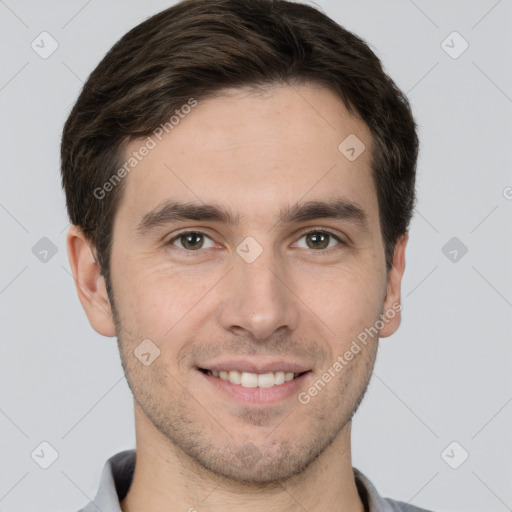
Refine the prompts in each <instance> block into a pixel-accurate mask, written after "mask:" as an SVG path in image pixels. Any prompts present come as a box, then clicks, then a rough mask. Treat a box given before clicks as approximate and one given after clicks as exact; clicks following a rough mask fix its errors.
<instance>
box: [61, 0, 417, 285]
mask: <svg viewBox="0 0 512 512" xmlns="http://www.w3.org/2000/svg"><path fill="white" fill-rule="evenodd" d="M278 83H279V84H282V83H284V84H289V85H293V84H297V83H312V84H318V85H322V86H325V87H327V88H329V89H330V90H331V91H333V92H334V93H335V94H336V95H338V97H339V98H340V99H341V100H342V101H343V103H344V104H345V106H346V107H347V109H348V110H349V112H351V113H352V114H353V115H355V116H357V117H359V118H360V119H362V120H363V121H364V123H365V124H366V125H367V126H368V127H369V129H370V131H371V133H372V135H373V151H372V155H371V156H372V174H373V180H374V184H375V188H376V191H377V198H378V204H379V216H380V226H381V231H382V238H383V244H384V248H385V255H386V269H387V270H388V271H389V270H390V268H391V267H392V261H393V251H394V247H395V245H396V242H397V241H398V239H399V237H400V236H401V235H402V234H403V233H405V232H406V231H407V228H408V225H409V222H410V220H411V217H412V212H413V208H414V203H415V189H414V188H415V175H416V160H417V154H418V138H417V134H416V125H415V122H414V119H413V116H412V113H411V109H410V106H409V103H408V101H407V99H406V97H405V96H404V94H403V93H402V92H401V91H400V90H399V89H398V88H397V86H396V85H395V84H394V82H393V81H392V80H391V79H390V78H389V77H388V76H387V74H386V73H385V72H384V71H383V68H382V65H381V62H380V60H379V59H378V58H377V56H376V55H375V54H374V53H373V52H372V51H371V50H370V48H369V47H368V45H367V44H366V43H365V42H364V41H363V40H362V39H361V38H359V37H357V36H356V35H354V34H352V33H351V32H349V31H347V30H346V29H344V28H343V27H341V26H340V25H339V24H337V23H336V22H335V21H333V20H332V19H331V18H329V17H328V16H326V15H325V14H323V13H322V12H320V11H319V10H317V9H315V8H314V7H312V6H309V5H305V4H300V3H294V2H289V1H286V0H251V1H250V2H247V1H246V0H208V1H205V0H185V1H182V2H180V3H178V4H176V5H174V6H172V7H170V8H168V9H166V10H164V11H162V12H160V13H158V14H156V15H154V16H152V17H151V18H149V19H147V20H146V21H144V22H143V23H141V24H140V25H138V26H136V27H135V28H133V29H131V30H130V31H129V32H128V33H127V34H125V35H124V36H123V37H122V38H121V39H120V40H119V41H118V42H117V43H116V44H115V45H114V46H113V47H112V48H111V50H110V51H109V52H108V53H107V54H106V55H105V57H104V58H103V59H102V61H101V62H100V63H99V65H98V66H97V67H96V69H95V70H94V71H93V72H92V73H91V75H90V76H89V78H88V80H87V82H86V83H85V85H84V87H83V89H82V91H81V93H80V96H79V97H78V100H77V102H76V104H75V106H74V107H73V109H72V111H71V113H70V115H69V117H68V119H67V121H66V123H65V126H64V130H63V134H62V144H61V172H62V185H63V188H64V190H65V194H66V205H67V210H68V214H69V217H70V220H71V222H72V223H73V224H75V225H77V226H79V227H80V228H81V229H82V231H83V232H84V234H85V235H86V236H87V237H88V238H89V239H90V241H91V242H92V243H93V245H94V247H95V248H96V250H97V254H98V262H99V264H100V265H101V272H102V274H103V276H104V277H105V279H106V281H107V286H108V285H109V277H110V253H111V247H112V235H113V233H112V227H113V220H114V215H115V213H116V210H117V207H118V205H119V201H120V199H121V197H122V191H123V182H120V183H119V185H118V186H116V187H114V188H113V189H112V191H111V192H109V193H108V194H106V195H105V197H102V198H101V199H98V198H97V197H95V195H94V194H93V191H94V190H96V189H97V188H98V187H102V186H103V184H105V183H106V182H108V180H109V178H111V177H112V176H113V174H114V173H115V171H116V169H118V168H119V166H120V165H122V163H121V162H122V161H123V153H124V149H125V147H126V145H127V143H128V142H130V141H131V140H133V139H135V138H138V137H143V136H147V135H149V134H151V133H152V132H154V130H155V129H157V127H158V126H161V125H162V124H164V123H166V122H167V121H168V120H169V118H170V116H172V115H173V114H174V112H175V111H176V109H179V108H180V107H181V106H182V105H184V104H186V103H187V101H188V100H189V99H190V98H195V99H196V100H199V101H200V100H203V99H207V98H209V97H213V96H215V95H216V94H219V93H220V92H221V91H222V90H223V89H227V88H233V87H253V88H258V87H265V86H269V85H272V84H278ZM340 142H341V141H340Z"/></svg>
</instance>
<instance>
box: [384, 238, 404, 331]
mask: <svg viewBox="0 0 512 512" xmlns="http://www.w3.org/2000/svg"><path fill="white" fill-rule="evenodd" d="M408 240H409V234H408V233H404V234H403V235H402V236H401V238H399V240H398V241H397V243H396V245H395V251H394V254H393V266H392V268H391V270H390V271H389V275H388V278H387V292H386V298H385V300H384V306H383V311H382V315H383V317H384V318H383V323H384V326H383V327H382V329H381V330H380V335H379V337H381V338H386V337H387V336H391V335H392V334H393V333H394V332H395V331H396V330H397V329H398V327H399V326H400V321H401V311H402V306H401V287H402V277H403V275H404V271H405V247H406V245H407V242H408Z"/></svg>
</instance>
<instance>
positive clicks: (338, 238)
mask: <svg viewBox="0 0 512 512" xmlns="http://www.w3.org/2000/svg"><path fill="white" fill-rule="evenodd" d="M310 233H326V234H328V235H330V236H331V237H333V238H334V239H335V240H336V241H337V242H339V243H340V244H342V245H348V242H347V241H345V240H344V239H343V238H341V236H340V235H338V234H336V233H335V232H334V231H332V230H331V229H329V228H324V227H320V226H318V227H312V228H307V229H306V230H305V231H302V232H300V234H299V237H298V240H297V242H298V241H299V240H300V239H301V238H302V237H303V236H305V235H309V234H310ZM297 242H294V245H295V244H296V243H297ZM334 248H335V247H331V248H330V249H325V250H323V251H316V252H329V251H330V250H331V249H334ZM313 250H314V249H313Z"/></svg>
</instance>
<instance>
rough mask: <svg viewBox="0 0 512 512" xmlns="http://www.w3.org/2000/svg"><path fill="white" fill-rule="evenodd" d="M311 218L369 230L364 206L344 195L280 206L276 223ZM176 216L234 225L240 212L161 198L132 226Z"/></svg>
mask: <svg viewBox="0 0 512 512" xmlns="http://www.w3.org/2000/svg"><path fill="white" fill-rule="evenodd" d="M315 219H336V220H344V221H347V222H349V223H351V224H354V225H355V226H356V227H358V228H359V229H361V230H363V231H365V232H367V233H369V232H370V223H369V218H368V215H367V213H366V212H365V210H364V209H363V208H362V207H361V206H360V205H359V204H357V203H355V202H353V201H349V200H347V199H335V200H330V201H307V202H304V203H297V204H295V205H292V206H287V207H285V208H282V209H281V210H280V212H279V220H278V222H277V224H280V225H286V224H293V223H297V222H304V221H308V220H315ZM180 220H195V221H214V222H220V223H223V224H227V225H229V226H234V225H236V224H238V223H239V221H240V216H239V215H238V214H235V213H234V212H233V211H232V210H230V209H229V208H227V207H225V206H220V205H215V204H201V203H195V202H181V201H164V202H163V203H162V204H160V205H159V206H157V207H156V208H155V209H154V210H152V211H150V212H149V213H147V214H145V215H144V217H143V218H142V220H141V221H140V222H139V224H138V225H137V227H136V231H137V232H138V233H139V234H146V233H148V232H150V231H152V230H154V229H155V228H157V227H159V226H163V225H167V224H170V223H172V222H177V221H180Z"/></svg>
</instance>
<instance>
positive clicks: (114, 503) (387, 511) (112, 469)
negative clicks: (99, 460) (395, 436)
mask: <svg viewBox="0 0 512 512" xmlns="http://www.w3.org/2000/svg"><path fill="white" fill-rule="evenodd" d="M135 458H136V452H135V450H125V451H123V452H119V453H116V454H115V455H113V456H112V457H110V458H109V459H108V460H107V462H106V463H105V466H104V468H103V471H102V473H101V476H100V483H99V487H98V492H97V494H96V497H95V498H94V500H93V501H91V502H90V503H89V504H88V505H87V506H86V507H85V508H83V509H82V510H80V511H79V512H98V511H99V512H122V510H121V507H120V505H119V502H120V501H121V500H122V499H123V498H124V497H125V496H126V494H127V493H128V489H129V488H130V485H131V483H132V479H133V472H134V469H135ZM352 469H353V471H354V477H355V481H356V487H357V490H358V492H359V495H360V496H361V500H362V501H363V504H364V507H365V512H393V510H395V509H394V507H392V506H391V504H390V503H389V501H388V499H386V498H383V497H382V496H381V495H380V494H379V493H378V492H377V489H376V488H375V487H374V485H373V484H372V483H371V482H370V480H369V479H368V478H367V477H366V476H365V475H364V474H363V473H361V471H359V470H358V469H356V468H352Z"/></svg>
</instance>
